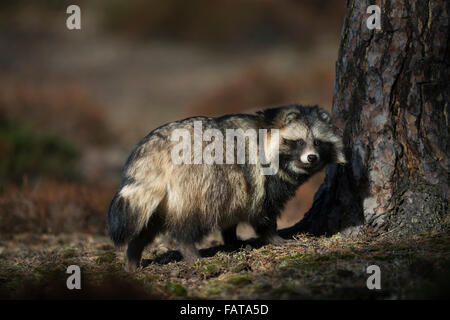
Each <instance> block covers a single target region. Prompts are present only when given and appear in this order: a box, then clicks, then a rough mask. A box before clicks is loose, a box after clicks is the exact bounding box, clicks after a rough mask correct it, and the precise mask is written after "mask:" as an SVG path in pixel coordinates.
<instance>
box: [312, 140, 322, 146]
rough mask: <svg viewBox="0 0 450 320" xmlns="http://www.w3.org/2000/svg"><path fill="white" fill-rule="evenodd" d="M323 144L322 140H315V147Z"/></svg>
mask: <svg viewBox="0 0 450 320" xmlns="http://www.w3.org/2000/svg"><path fill="white" fill-rule="evenodd" d="M321 143H322V142H321V141H320V140H314V145H315V146H320V144H321Z"/></svg>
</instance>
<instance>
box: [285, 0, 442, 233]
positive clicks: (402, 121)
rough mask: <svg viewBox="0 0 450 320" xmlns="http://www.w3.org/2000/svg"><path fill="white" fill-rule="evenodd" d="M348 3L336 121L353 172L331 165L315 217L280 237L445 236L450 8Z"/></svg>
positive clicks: (405, 1) (411, 2)
mask: <svg viewBox="0 0 450 320" xmlns="http://www.w3.org/2000/svg"><path fill="white" fill-rule="evenodd" d="M371 4H377V3H375V1H359V0H349V1H347V14H346V17H345V21H344V26H343V29H342V39H341V45H340V49H339V58H338V61H337V64H336V80H335V87H334V98H333V110H332V113H333V117H334V121H335V123H336V125H337V128H338V130H340V132H341V133H342V135H343V137H344V141H345V145H346V148H347V150H346V156H347V160H348V161H349V163H348V164H347V165H345V166H336V165H332V166H330V167H329V168H328V170H327V176H326V179H325V182H324V184H323V185H322V186H321V187H320V189H319V191H318V192H317V194H316V196H315V201H314V204H313V207H312V208H311V210H310V211H309V212H308V213H307V214H306V216H305V218H304V219H303V220H302V221H300V222H299V223H297V224H296V225H295V226H293V227H292V228H288V229H284V230H280V234H281V235H282V236H283V237H290V236H292V235H294V234H296V233H299V232H308V233H311V234H314V235H324V234H325V235H330V234H334V233H336V232H342V233H343V234H347V235H358V234H360V233H361V232H362V231H375V232H390V233H391V234H394V235H406V234H414V233H420V232H424V231H432V230H442V229H443V228H447V229H448V226H449V216H450V215H449V200H450V199H449V196H450V195H449V157H450V155H449V143H450V142H449V139H450V133H449V116H450V115H449V104H450V51H449V50H450V43H449V41H450V40H449V35H450V30H449V16H450V1H444V0H433V1H431V0H429V1H425V0H392V1H381V3H380V2H379V1H378V5H379V6H380V8H381V12H382V13H381V17H382V18H381V21H382V24H381V27H382V29H381V30H369V29H368V28H367V26H366V19H367V18H368V16H369V14H367V13H366V10H367V7H368V6H369V5H371Z"/></svg>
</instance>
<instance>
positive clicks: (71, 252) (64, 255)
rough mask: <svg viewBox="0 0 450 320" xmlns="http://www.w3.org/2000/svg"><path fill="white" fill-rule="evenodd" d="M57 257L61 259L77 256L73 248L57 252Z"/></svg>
mask: <svg viewBox="0 0 450 320" xmlns="http://www.w3.org/2000/svg"><path fill="white" fill-rule="evenodd" d="M59 255H60V257H61V258H63V259H67V258H74V257H76V256H77V250H76V249H75V248H73V247H67V248H63V249H61V250H60V251H59Z"/></svg>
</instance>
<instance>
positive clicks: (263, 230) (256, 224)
mask: <svg viewBox="0 0 450 320" xmlns="http://www.w3.org/2000/svg"><path fill="white" fill-rule="evenodd" d="M250 224H251V226H252V227H253V229H255V232H256V234H257V235H258V236H259V237H260V238H261V240H262V241H264V242H265V243H271V244H274V245H281V244H283V243H285V242H286V240H284V239H283V238H281V237H280V236H279V235H278V234H277V218H276V216H274V215H268V216H265V217H263V218H261V217H260V218H259V219H258V218H256V219H254V220H252V221H250Z"/></svg>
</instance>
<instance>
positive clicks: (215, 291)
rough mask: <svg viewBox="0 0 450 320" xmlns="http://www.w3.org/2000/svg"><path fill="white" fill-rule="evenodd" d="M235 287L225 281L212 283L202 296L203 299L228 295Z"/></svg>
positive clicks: (203, 291)
mask: <svg viewBox="0 0 450 320" xmlns="http://www.w3.org/2000/svg"><path fill="white" fill-rule="evenodd" d="M233 287H234V286H233V285H231V284H229V283H227V282H223V281H218V280H217V281H211V282H209V284H208V285H207V286H206V288H204V289H203V290H202V291H201V293H200V295H201V296H203V297H206V298H207V297H210V296H219V295H223V294H226V293H228V291H229V290H231V289H232V288H233Z"/></svg>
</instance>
